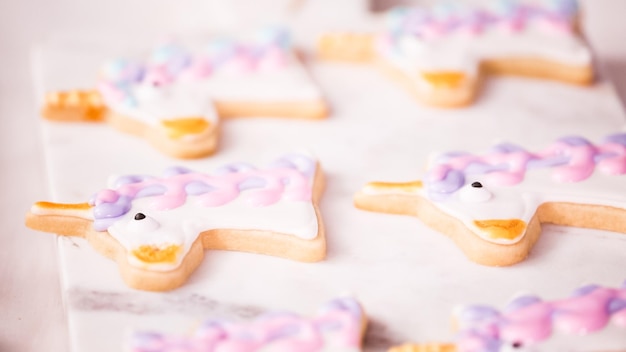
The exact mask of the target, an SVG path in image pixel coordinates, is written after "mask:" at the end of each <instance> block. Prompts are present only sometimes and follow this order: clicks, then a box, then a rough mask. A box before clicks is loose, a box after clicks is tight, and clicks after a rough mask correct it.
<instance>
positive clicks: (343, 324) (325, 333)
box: [128, 298, 363, 352]
mask: <svg viewBox="0 0 626 352" xmlns="http://www.w3.org/2000/svg"><path fill="white" fill-rule="evenodd" d="M362 321H363V311H362V309H361V307H360V305H359V303H358V302H356V301H355V300H354V299H352V298H341V299H337V300H334V301H331V302H329V303H327V304H326V305H325V306H323V307H322V308H321V309H320V311H319V313H318V314H317V316H316V317H314V318H304V317H300V316H297V315H295V314H291V313H270V314H267V315H265V316H261V317H260V318H258V319H256V320H255V321H253V322H250V323H234V322H228V321H222V320H208V321H206V322H204V323H203V324H201V325H200V327H199V328H197V329H196V331H195V332H194V333H193V334H192V335H191V336H174V335H168V334H163V333H155V332H139V333H135V334H134V335H132V336H131V339H130V341H129V344H128V345H129V351H131V352H174V351H176V352H195V351H206V352H211V351H231V352H247V351H259V350H263V351H300V352H313V351H325V350H327V351H330V350H332V351H339V350H341V351H347V350H350V351H358V350H360V348H359V346H360V340H361V331H362Z"/></svg>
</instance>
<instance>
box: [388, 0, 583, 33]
mask: <svg viewBox="0 0 626 352" xmlns="http://www.w3.org/2000/svg"><path fill="white" fill-rule="evenodd" d="M494 5H495V6H492V8H491V9H486V8H485V9H482V8H472V7H469V6H463V5H462V4H461V2H456V3H453V2H443V1H442V2H440V3H438V4H437V5H436V6H434V7H433V8H431V9H426V8H423V7H412V8H397V9H395V10H393V11H391V12H390V13H389V15H388V24H389V33H388V34H389V35H390V37H391V38H393V37H395V36H398V35H403V34H409V35H414V36H417V37H419V38H422V39H425V40H433V39H437V38H440V37H442V36H445V35H449V34H452V33H455V32H456V33H464V34H468V35H479V34H480V33H481V32H482V31H483V30H484V29H485V28H486V27H498V28H501V29H502V30H503V31H505V32H507V33H516V32H520V31H522V30H523V29H524V27H525V26H526V24H527V23H528V22H529V21H533V20H534V21H540V23H541V24H542V26H541V28H544V29H545V30H546V31H550V32H556V33H571V32H572V31H573V24H574V20H575V17H576V15H577V13H578V5H577V2H576V1H575V0H548V1H544V3H543V4H529V3H524V2H523V1H519V0H499V1H494Z"/></svg>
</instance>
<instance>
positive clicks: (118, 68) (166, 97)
mask: <svg viewBox="0 0 626 352" xmlns="http://www.w3.org/2000/svg"><path fill="white" fill-rule="evenodd" d="M98 89H99V91H100V93H101V94H102V96H103V98H104V101H105V103H106V105H107V106H108V107H109V108H111V109H112V110H113V111H114V112H116V113H119V114H122V115H124V116H127V117H130V118H135V119H138V120H140V121H142V122H144V123H146V124H149V125H158V124H159V123H161V122H162V121H163V120H175V119H181V118H189V117H193V118H201V119H204V120H206V121H207V123H208V124H210V123H215V122H216V121H217V119H218V117H217V114H216V111H215V109H214V107H213V102H215V101H226V102H300V101H312V100H319V99H321V93H320V92H319V89H318V88H317V87H316V86H315V84H314V83H313V82H312V81H311V79H310V78H309V76H308V74H307V72H306V71H305V69H304V68H303V67H302V65H301V64H300V63H299V60H298V59H297V58H296V57H295V54H294V53H293V49H292V46H291V39H290V36H289V34H288V32H287V31H286V30H285V29H283V28H274V27H267V28H263V29H262V30H259V31H257V32H256V33H254V35H252V37H251V38H231V37H213V38H211V39H208V40H191V39H189V40H187V42H184V41H183V40H175V39H170V40H166V41H164V42H163V43H161V44H160V45H158V46H156V47H155V48H154V49H153V50H152V51H151V52H150V53H149V54H148V55H146V57H144V58H141V59H128V58H118V59H114V60H111V61H109V62H107V63H106V64H105V65H104V66H103V67H102V69H101V71H100V82H99V84H98ZM188 132H189V133H196V131H188Z"/></svg>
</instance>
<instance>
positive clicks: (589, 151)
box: [354, 133, 626, 265]
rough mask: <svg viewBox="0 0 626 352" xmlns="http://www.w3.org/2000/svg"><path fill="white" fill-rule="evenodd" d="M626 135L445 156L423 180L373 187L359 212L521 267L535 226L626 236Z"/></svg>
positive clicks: (480, 259)
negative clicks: (389, 217) (409, 218)
mask: <svg viewBox="0 0 626 352" xmlns="http://www.w3.org/2000/svg"><path fill="white" fill-rule="evenodd" d="M623 190H626V133H621V134H615V135H611V136H608V137H607V138H606V139H605V140H604V141H603V142H602V143H598V144H593V143H591V142H590V141H588V140H586V139H584V138H582V137H577V136H573V137H565V138H561V139H559V140H557V141H556V142H555V143H554V144H552V145H551V146H549V147H548V148H546V149H543V150H539V151H536V152H529V151H526V150H525V149H523V148H521V147H519V146H516V145H513V144H507V143H504V144H499V145H497V146H495V147H493V148H492V149H491V150H490V151H488V152H486V153H484V154H471V153H467V152H450V153H445V154H443V155H439V156H438V157H436V158H435V159H434V162H433V163H432V165H431V166H430V168H429V170H428V172H427V174H426V176H425V177H424V179H423V180H418V181H414V182H408V183H385V182H373V183H370V184H368V185H366V186H365V187H364V188H363V189H362V190H361V191H360V192H358V193H357V194H356V196H355V199H354V201H355V204H356V206H357V207H358V208H361V209H365V210H371V211H377V212H383V213H393V214H406V215H414V216H417V217H418V218H419V219H420V220H422V221H423V222H424V223H425V224H426V225H428V226H430V227H432V228H433V229H435V230H437V231H440V232H442V233H443V234H445V235H447V236H449V237H450V238H451V239H452V240H453V241H454V242H455V243H456V244H457V246H459V247H460V248H461V250H462V251H463V252H464V253H465V254H466V255H467V256H468V257H469V259H471V260H472V261H475V262H477V263H480V264H485V265H512V264H515V263H518V262H520V261H522V260H524V259H525V258H526V257H527V256H528V253H529V251H530V250H531V248H532V247H533V245H534V244H535V242H536V241H537V240H538V238H539V235H540V232H541V226H540V224H541V223H552V224H557V225H566V226H576V227H584V228H593V229H602V230H608V231H615V232H621V233H626V193H624V192H623Z"/></svg>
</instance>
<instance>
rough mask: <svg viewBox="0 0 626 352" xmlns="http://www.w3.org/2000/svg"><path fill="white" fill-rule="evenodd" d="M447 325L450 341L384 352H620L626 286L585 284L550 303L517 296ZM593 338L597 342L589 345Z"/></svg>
mask: <svg viewBox="0 0 626 352" xmlns="http://www.w3.org/2000/svg"><path fill="white" fill-rule="evenodd" d="M453 320H454V322H455V325H456V326H457V327H458V330H459V331H458V333H457V338H456V341H455V342H453V343H431V344H424V345H411V344H407V345H404V346H399V347H394V348H392V349H390V350H389V352H514V351H520V352H524V351H525V352H531V351H532V352H539V351H546V352H547V351H623V350H624V347H626V284H625V285H622V287H619V288H612V287H604V286H598V285H587V286H583V287H580V288H579V289H578V290H576V291H574V292H573V293H572V294H571V295H570V296H569V297H566V298H563V299H555V300H542V299H541V298H539V297H537V296H535V295H520V296H518V297H516V298H514V299H513V300H512V301H510V302H509V303H508V304H507V305H506V306H505V308H504V309H502V310H498V309H496V308H493V307H491V306H487V305H469V306H463V307H459V308H458V309H457V310H456V311H455V312H454V317H453ZM603 333H604V335H602V334H603ZM594 337H598V339H597V340H595V341H591V340H592V339H593V338H594ZM559 340H560V341H559ZM587 341H589V342H587ZM556 343H558V347H557V346H555V344H556ZM598 343H601V344H602V345H604V347H599V345H598ZM564 346H569V347H564Z"/></svg>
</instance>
